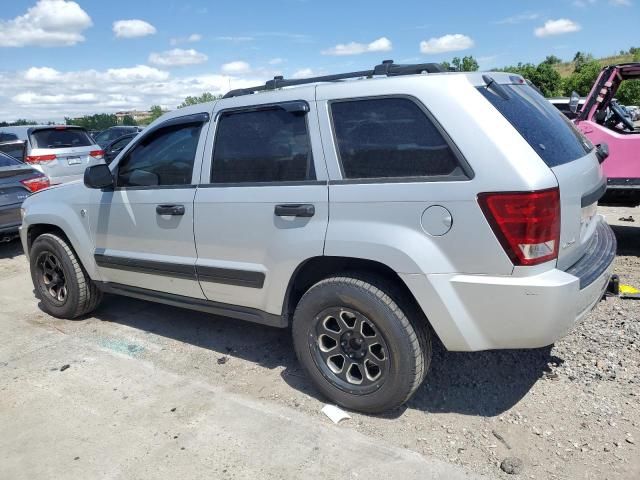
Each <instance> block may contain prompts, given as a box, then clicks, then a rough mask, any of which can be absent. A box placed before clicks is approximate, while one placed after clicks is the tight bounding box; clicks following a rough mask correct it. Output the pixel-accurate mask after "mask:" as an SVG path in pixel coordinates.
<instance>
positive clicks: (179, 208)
mask: <svg viewBox="0 0 640 480" xmlns="http://www.w3.org/2000/svg"><path fill="white" fill-rule="evenodd" d="M184 211H185V210H184V205H158V206H157V207H156V213H157V214H158V215H173V216H182V215H184Z"/></svg>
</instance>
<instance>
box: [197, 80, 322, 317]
mask: <svg viewBox="0 0 640 480" xmlns="http://www.w3.org/2000/svg"><path fill="white" fill-rule="evenodd" d="M305 91H307V92H310V93H308V94H307V95H304V94H301V93H300V92H299V91H298V92H296V91H291V92H280V95H279V97H280V98H282V96H287V95H288V96H289V97H290V100H289V101H283V102H280V103H271V104H261V105H256V104H255V103H254V102H255V101H256V100H255V97H256V96H255V95H247V96H246V97H239V98H236V99H233V100H231V101H224V102H218V104H217V110H216V111H215V116H216V121H215V135H214V136H212V137H215V144H212V142H213V138H211V139H210V140H211V141H210V142H209V143H208V147H207V152H208V154H207V156H205V162H204V166H203V172H202V179H201V185H200V186H199V187H198V191H197V193H196V199H195V228H194V231H195V238H196V246H197V249H198V261H197V272H198V278H199V280H200V284H201V286H202V290H203V291H204V294H205V295H206V297H207V298H208V299H209V300H212V301H216V302H221V303H225V304H232V305H240V306H243V307H249V308H253V309H258V310H261V311H264V312H268V313H271V314H275V315H278V314H280V313H281V310H282V302H283V298H284V294H285V291H286V288H287V285H288V282H289V280H290V278H291V276H292V274H293V272H294V271H295V269H296V267H297V266H298V265H300V264H301V263H302V262H303V261H304V260H306V259H307V258H310V257H314V256H319V255H322V253H323V245H324V237H325V233H326V229H327V222H328V215H329V214H328V201H327V195H328V187H327V177H326V167H325V163H324V157H323V153H322V147H321V143H320V138H319V133H318V124H317V115H316V111H315V103H314V98H313V94H312V93H311V92H313V90H312V89H306V90H305ZM264 97H265V96H261V98H264Z"/></svg>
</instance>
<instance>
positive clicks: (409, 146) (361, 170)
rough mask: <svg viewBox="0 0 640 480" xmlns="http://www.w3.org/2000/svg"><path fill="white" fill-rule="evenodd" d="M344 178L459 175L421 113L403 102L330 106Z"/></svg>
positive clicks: (453, 160) (449, 153) (448, 152)
mask: <svg viewBox="0 0 640 480" xmlns="http://www.w3.org/2000/svg"><path fill="white" fill-rule="evenodd" d="M331 114H332V117H333V126H334V130H335V136H336V141H337V146H338V151H339V154H340V161H341V163H342V170H343V174H344V178H393V177H395V178H402V177H430V176H448V175H457V176H461V175H464V173H463V171H462V169H461V168H460V166H459V164H458V160H457V158H456V156H455V154H454V153H453V151H452V150H451V148H450V147H449V145H448V144H447V142H446V140H445V139H444V138H443V136H442V135H441V134H440V132H439V131H438V129H437V128H436V127H435V125H434V124H433V123H432V122H431V121H430V120H429V119H428V118H427V116H426V115H425V113H424V112H423V111H422V110H421V109H420V107H418V105H416V104H415V102H413V101H411V100H409V99H406V98H379V99H366V100H353V101H346V102H344V101H339V102H334V103H332V104H331Z"/></svg>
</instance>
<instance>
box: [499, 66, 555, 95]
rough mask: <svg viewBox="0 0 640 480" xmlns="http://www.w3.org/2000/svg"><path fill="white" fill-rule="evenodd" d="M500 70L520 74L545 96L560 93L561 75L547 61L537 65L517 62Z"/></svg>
mask: <svg viewBox="0 0 640 480" xmlns="http://www.w3.org/2000/svg"><path fill="white" fill-rule="evenodd" d="M502 70H503V71H505V72H511V73H517V74H518V75H522V76H523V77H524V78H526V79H527V80H529V81H530V82H531V83H533V84H534V85H535V86H536V87H538V88H539V89H540V91H541V92H542V94H543V95H544V96H545V97H553V96H556V95H560V94H561V93H562V77H561V76H560V74H559V73H558V72H557V71H556V69H555V68H553V66H552V65H550V64H548V63H545V62H542V63H541V64H539V65H538V66H536V65H534V64H532V63H519V64H518V65H515V66H511V67H505V68H503V69H502Z"/></svg>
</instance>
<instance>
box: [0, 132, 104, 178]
mask: <svg viewBox="0 0 640 480" xmlns="http://www.w3.org/2000/svg"><path fill="white" fill-rule="evenodd" d="M0 152H3V153H6V154H8V155H11V156H12V157H14V158H17V159H18V160H20V161H21V162H24V163H27V164H29V165H31V166H32V167H33V168H35V169H36V170H38V171H40V172H41V173H43V174H44V175H46V176H47V177H49V181H50V182H51V184H52V185H54V184H58V183H65V182H71V181H73V180H81V179H82V176H83V175H84V170H85V169H86V168H87V167H90V166H93V165H98V164H99V163H104V152H103V151H102V147H100V146H99V145H97V144H96V142H95V141H94V140H93V138H91V136H90V135H89V134H88V133H87V131H86V130H85V129H84V128H82V127H75V126H71V125H35V126H20V127H2V128H0Z"/></svg>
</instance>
